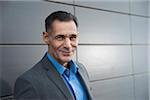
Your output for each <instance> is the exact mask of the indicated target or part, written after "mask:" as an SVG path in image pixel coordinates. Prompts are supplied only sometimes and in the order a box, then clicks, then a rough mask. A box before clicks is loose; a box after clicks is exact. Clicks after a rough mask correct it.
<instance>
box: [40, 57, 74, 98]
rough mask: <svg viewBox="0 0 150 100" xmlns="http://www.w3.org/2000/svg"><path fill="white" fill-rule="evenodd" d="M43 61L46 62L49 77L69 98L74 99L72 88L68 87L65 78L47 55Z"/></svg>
mask: <svg viewBox="0 0 150 100" xmlns="http://www.w3.org/2000/svg"><path fill="white" fill-rule="evenodd" d="M42 62H43V64H44V65H43V66H44V67H45V69H46V70H47V75H48V78H49V79H50V80H51V81H53V82H54V84H55V85H56V86H57V87H58V89H59V90H60V91H61V92H62V93H63V94H64V96H65V97H66V98H67V99H68V100H74V96H73V94H71V91H70V89H69V88H68V87H67V83H66V82H65V80H64V78H63V77H62V76H61V75H60V74H59V73H58V72H57V70H56V69H55V68H54V66H53V65H52V63H51V62H50V61H49V60H48V58H47V56H46V55H45V56H44V58H43V60H42Z"/></svg>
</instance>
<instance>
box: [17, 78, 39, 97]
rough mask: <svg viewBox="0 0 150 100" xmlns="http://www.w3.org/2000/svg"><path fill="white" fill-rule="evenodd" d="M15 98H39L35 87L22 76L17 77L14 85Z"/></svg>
mask: <svg viewBox="0 0 150 100" xmlns="http://www.w3.org/2000/svg"><path fill="white" fill-rule="evenodd" d="M14 98H15V100H33V99H34V100H39V97H38V94H37V93H36V89H35V88H34V87H33V85H32V84H31V83H30V82H29V81H28V80H26V79H24V78H18V79H17V80H16V83H15V87H14Z"/></svg>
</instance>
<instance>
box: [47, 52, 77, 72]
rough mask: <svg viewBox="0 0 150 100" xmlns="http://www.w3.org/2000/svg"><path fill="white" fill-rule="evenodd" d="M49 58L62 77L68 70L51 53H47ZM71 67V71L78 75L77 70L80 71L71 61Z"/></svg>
mask: <svg viewBox="0 0 150 100" xmlns="http://www.w3.org/2000/svg"><path fill="white" fill-rule="evenodd" d="M47 57H48V59H49V61H51V62H52V64H53V65H54V67H55V68H56V70H57V71H58V72H59V73H60V74H61V75H62V74H63V73H64V71H65V70H66V68H65V67H64V66H62V65H61V64H59V63H58V62H57V61H56V60H55V59H54V58H53V57H52V56H51V55H50V54H49V53H47ZM69 65H70V71H72V72H73V73H74V74H76V73H77V70H78V66H77V64H76V63H75V62H74V61H72V60H71V61H69Z"/></svg>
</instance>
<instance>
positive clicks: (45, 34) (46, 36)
mask: <svg viewBox="0 0 150 100" xmlns="http://www.w3.org/2000/svg"><path fill="white" fill-rule="evenodd" d="M43 41H44V42H45V43H46V44H49V36H48V33H47V32H43Z"/></svg>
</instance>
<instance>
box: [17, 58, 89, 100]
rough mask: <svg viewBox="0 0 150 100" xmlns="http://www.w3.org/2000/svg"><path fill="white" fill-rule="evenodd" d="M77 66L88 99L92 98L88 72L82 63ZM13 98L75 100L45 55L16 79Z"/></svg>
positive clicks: (24, 99)
mask: <svg viewBox="0 0 150 100" xmlns="http://www.w3.org/2000/svg"><path fill="white" fill-rule="evenodd" d="M78 66H79V70H78V71H79V76H80V79H81V82H82V83H83V84H84V86H85V88H86V90H87V94H88V100H92V95H91V93H90V87H89V86H88V84H89V81H88V74H87V72H86V70H85V68H84V66H83V65H81V64H78ZM14 98H15V99H17V100H75V99H74V96H73V95H72V93H71V92H70V90H69V89H68V87H67V85H66V83H65V81H64V79H63V77H62V76H61V75H60V74H59V73H58V72H57V71H56V69H55V68H54V66H53V65H52V63H51V62H50V61H49V60H48V58H47V56H46V55H45V56H44V57H43V58H42V60H41V61H39V62H38V63H37V64H36V65H35V66H34V67H33V68H31V69H30V70H28V71H27V72H25V73H24V74H23V75H21V76H20V77H19V78H18V79H17V80H16V83H15V87H14Z"/></svg>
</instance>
